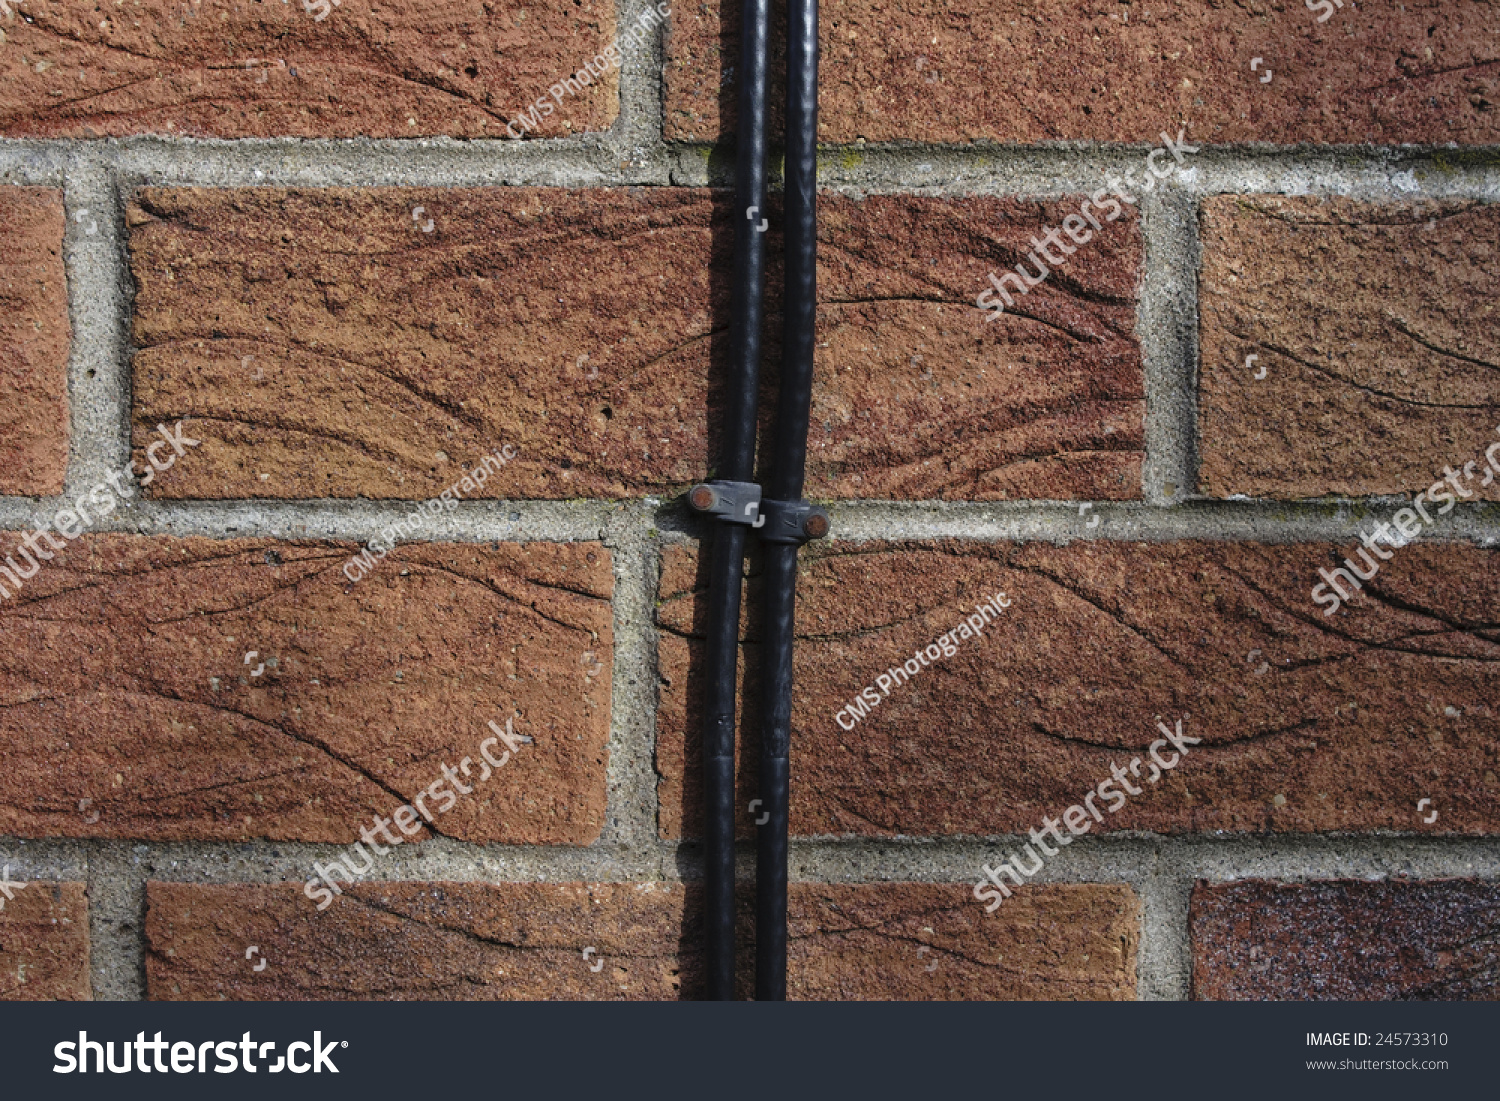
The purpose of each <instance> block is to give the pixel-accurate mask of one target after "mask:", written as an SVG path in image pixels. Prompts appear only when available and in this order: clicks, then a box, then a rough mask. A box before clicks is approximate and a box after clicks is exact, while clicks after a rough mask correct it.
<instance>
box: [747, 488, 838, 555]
mask: <svg viewBox="0 0 1500 1101" xmlns="http://www.w3.org/2000/svg"><path fill="white" fill-rule="evenodd" d="M760 514H761V518H762V519H763V520H764V521H765V527H763V528H761V531H760V539H761V542H762V543H794V544H796V545H798V546H801V545H802V544H803V543H806V542H807V541H808V540H810V539H821V538H823V537H824V536H825V535H827V534H828V528H829V521H828V510H827V509H823V508H819V507H818V506H817V505H814V504H810V503H809V502H807V501H772V500H770V499H767V500H764V501H762V502H761V503H760Z"/></svg>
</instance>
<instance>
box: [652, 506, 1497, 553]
mask: <svg viewBox="0 0 1500 1101" xmlns="http://www.w3.org/2000/svg"><path fill="white" fill-rule="evenodd" d="M1407 506H1408V502H1407V501H1406V500H1405V499H1403V498H1384V497H1382V498H1371V499H1368V500H1363V501H1341V502H1327V503H1322V502H1320V503H1312V502H1296V503H1290V502H1289V503H1285V504H1278V503H1275V502H1268V501H1194V502H1188V503H1184V504H1178V505H1154V504H1148V503H1144V502H1130V503H1122V502H1097V503H1095V502H1085V501H1078V502H1050V501H1024V502H1022V501H1003V502H977V501H951V502H949V501H943V502H913V503H910V504H905V503H900V502H889V501H882V502H875V501H870V502H848V501H846V502H831V503H828V510H829V515H830V518H831V520H832V528H831V535H830V538H831V539H833V540H835V541H846V542H853V541H860V542H863V541H875V540H893V541H899V540H908V539H959V540H968V541H973V542H1006V541H1012V540H1016V541H1041V542H1074V541H1100V542H1120V541H1131V542H1172V541H1177V540H1184V539H1193V540H1203V541H1208V542H1246V543H1299V542H1329V541H1334V542H1342V541H1345V540H1350V539H1357V538H1359V537H1360V536H1361V535H1362V534H1364V533H1365V532H1366V531H1368V530H1369V528H1370V526H1372V525H1373V524H1376V523H1380V522H1383V521H1389V519H1390V517H1391V515H1392V514H1393V513H1395V512H1396V511H1398V510H1399V509H1401V508H1405V507H1407ZM1096 519H1097V523H1095V520H1096ZM701 524H702V522H701V521H697V520H694V519H692V518H690V517H686V516H683V515H681V514H680V513H679V514H676V515H670V514H666V512H665V510H664V514H663V515H661V516H660V517H659V527H660V531H661V538H662V541H663V542H664V543H684V542H689V541H692V540H694V539H696V538H698V537H700V535H701V534H702V528H701ZM1090 524H1094V526H1093V527H1090V526H1089V525H1090ZM1431 531H1432V534H1431V535H1424V536H1423V537H1421V538H1419V539H1417V540H1415V541H1414V542H1416V543H1422V542H1429V543H1447V542H1452V543H1477V544H1480V545H1489V544H1493V543H1495V542H1500V504H1496V505H1474V506H1466V507H1464V508H1463V509H1462V510H1460V509H1459V508H1455V509H1454V511H1453V512H1452V513H1451V514H1449V515H1448V516H1446V517H1442V518H1439V522H1438V524H1436V525H1435V526H1434V527H1433V528H1432V529H1431Z"/></svg>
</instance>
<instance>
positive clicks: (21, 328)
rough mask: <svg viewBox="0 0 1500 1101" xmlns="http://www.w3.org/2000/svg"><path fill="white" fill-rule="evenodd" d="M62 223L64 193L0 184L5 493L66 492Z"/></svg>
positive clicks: (0, 407)
mask: <svg viewBox="0 0 1500 1101" xmlns="http://www.w3.org/2000/svg"><path fill="white" fill-rule="evenodd" d="M4 56H6V51H5V50H4V48H3V47H0V58H3V57H4ZM0 87H3V85H0ZM3 94H4V93H3V92H0V96H3ZM63 228H64V219H63V201H62V192H60V191H56V190H53V189H51V188H45V187H0V246H3V248H0V396H3V398H4V401H0V493H5V494H25V495H27V496H34V497H41V496H46V495H49V494H54V493H61V492H62V488H63V476H64V475H65V474H66V473H67V469H68V344H69V339H70V333H71V330H70V327H69V323H68V281H67V277H66V276H65V275H64V274H63V258H62V242H63Z"/></svg>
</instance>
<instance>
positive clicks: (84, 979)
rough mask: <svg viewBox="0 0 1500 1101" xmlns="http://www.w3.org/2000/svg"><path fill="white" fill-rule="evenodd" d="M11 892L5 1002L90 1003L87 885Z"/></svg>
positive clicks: (3, 918) (1, 944) (3, 928)
mask: <svg viewBox="0 0 1500 1101" xmlns="http://www.w3.org/2000/svg"><path fill="white" fill-rule="evenodd" d="M6 870H7V871H9V869H6ZM7 887H9V888H10V890H9V891H8V892H7V893H9V894H11V895H12V897H11V898H9V899H8V900H7V901H6V902H5V906H4V908H3V909H0V1001H14V1002H78V1001H87V1000H88V999H89V997H90V994H89V904H88V898H87V896H86V894H85V889H84V885H83V884H82V883H47V882H34V883H26V884H24V885H23V886H21V887H19V888H17V887H15V886H14V885H12V884H7Z"/></svg>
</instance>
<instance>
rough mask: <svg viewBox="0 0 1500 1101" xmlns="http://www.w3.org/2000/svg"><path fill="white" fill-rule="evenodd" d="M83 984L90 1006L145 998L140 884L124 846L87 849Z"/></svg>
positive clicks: (142, 888) (142, 891)
mask: <svg viewBox="0 0 1500 1101" xmlns="http://www.w3.org/2000/svg"><path fill="white" fill-rule="evenodd" d="M91 850H92V851H91V852H90V853H89V858H88V871H87V874H86V878H85V882H86V883H87V884H88V898H89V972H90V974H89V983H90V985H91V986H92V988H93V995H94V1000H95V1001H126V1002H135V1001H142V1000H144V999H145V997H146V935H145V933H146V931H145V920H146V884H145V878H144V876H143V875H142V873H141V870H140V867H139V864H138V862H137V861H136V860H135V859H134V858H133V857H132V856H131V851H130V850H131V844H130V842H127V841H98V842H94V843H93V844H92V845H91Z"/></svg>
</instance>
